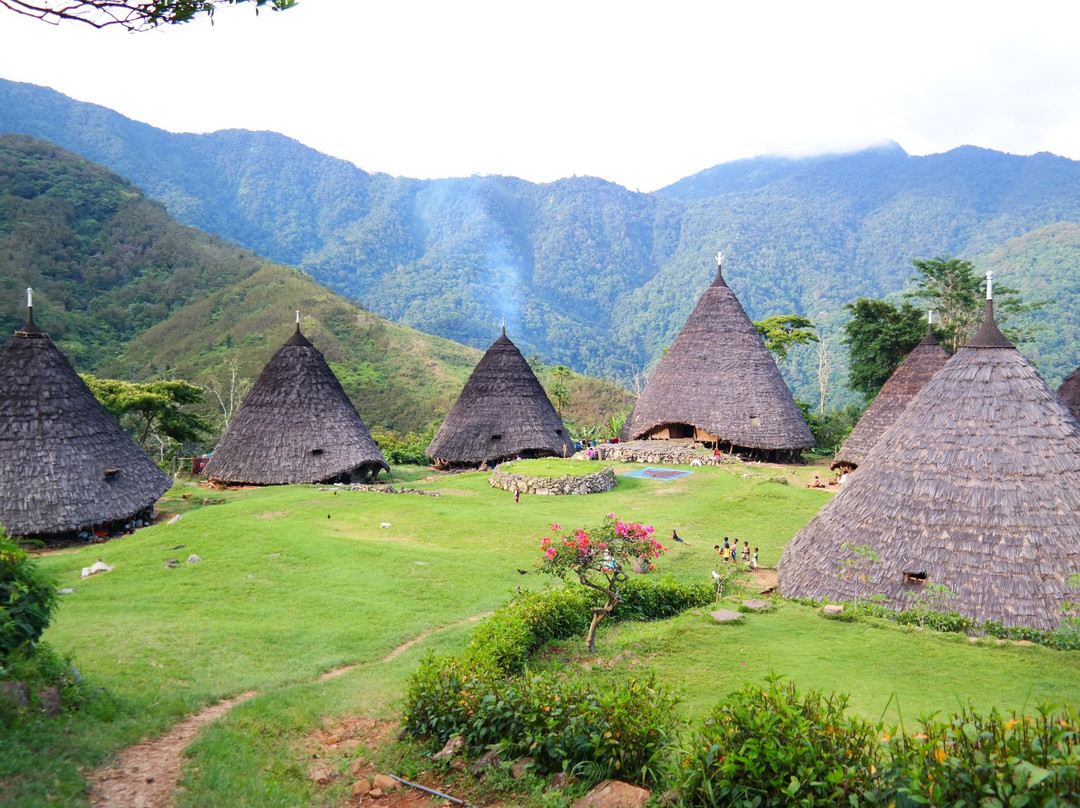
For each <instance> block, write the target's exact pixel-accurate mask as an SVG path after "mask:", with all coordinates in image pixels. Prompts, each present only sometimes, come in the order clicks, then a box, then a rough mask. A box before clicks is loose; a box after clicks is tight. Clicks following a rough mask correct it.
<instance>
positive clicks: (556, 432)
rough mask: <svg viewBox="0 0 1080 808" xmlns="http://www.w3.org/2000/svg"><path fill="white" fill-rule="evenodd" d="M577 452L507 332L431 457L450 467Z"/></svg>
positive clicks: (433, 446) (461, 398) (463, 397)
mask: <svg viewBox="0 0 1080 808" xmlns="http://www.w3.org/2000/svg"><path fill="white" fill-rule="evenodd" d="M573 451H574V448H573V446H572V445H571V443H570V441H569V440H568V439H567V435H566V428H565V427H564V426H563V422H562V419H561V418H560V417H559V415H558V413H556V412H555V408H554V407H553V406H551V401H550V400H549V399H548V397H547V393H545V392H544V388H543V387H541V386H540V382H539V381H538V380H537V378H536V374H534V373H533V372H532V368H530V367H529V363H528V362H526V361H525V357H523V356H522V355H521V351H519V350H518V349H517V346H516V345H514V343H513V342H511V341H510V339H509V337H507V336H506V329H505V328H504V329H503V333H502V336H500V337H499V338H498V339H497V340H495V342H494V343H493V344H492V346H491V347H490V348H488V350H487V353H485V354H484V356H483V358H481V360H480V362H479V363H478V364H477V365H476V368H474V369H473V372H472V375H471V376H470V377H469V380H468V381H467V382H466V383H465V387H464V389H462V391H461V395H460V396H458V400H457V401H456V402H454V406H453V407H452V408H451V409H450V412H449V413H448V414H447V416H446V420H445V421H443V423H442V426H441V427H439V431H438V432H437V433H436V434H435V438H434V440H432V441H431V443H430V444H429V445H428V448H427V456H428V457H430V458H431V459H432V460H434V461H435V465H436V466H438V467H440V468H448V467H451V466H479V465H483V464H488V465H493V464H495V463H498V462H500V461H502V460H507V459H510V458H513V457H517V456H521V457H552V456H554V457H567V456H569V455H570V454H572V453H573Z"/></svg>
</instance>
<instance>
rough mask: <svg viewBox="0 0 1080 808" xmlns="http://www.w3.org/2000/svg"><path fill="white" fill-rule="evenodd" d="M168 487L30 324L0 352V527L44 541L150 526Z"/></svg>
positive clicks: (31, 320)
mask: <svg viewBox="0 0 1080 808" xmlns="http://www.w3.org/2000/svg"><path fill="white" fill-rule="evenodd" d="M170 485H172V481H171V480H170V479H169V477H168V476H167V475H166V474H165V473H164V472H162V471H161V469H159V468H158V467H157V466H156V465H155V464H154V462H153V461H152V460H151V459H150V458H149V457H147V456H146V454H145V453H144V452H143V451H142V449H140V448H139V447H138V446H137V445H136V443H135V442H134V441H133V440H132V439H131V438H130V437H128V435H127V433H125V432H124V430H123V429H121V428H120V424H118V423H117V422H116V419H115V418H113V417H112V415H110V414H109V413H108V412H107V411H106V410H105V408H104V407H102V406H101V404H99V403H98V400H97V399H96V398H94V394H93V393H91V392H90V390H89V388H88V387H87V386H86V384H85V383H84V382H83V380H82V379H80V378H79V375H78V374H77V373H76V372H75V370H74V368H72V367H71V364H70V363H69V362H68V361H67V359H66V358H65V357H64V355H63V354H62V353H60V351H59V350H58V349H57V347H56V346H55V345H53V342H52V340H50V339H49V337H48V335H47V334H46V333H44V332H43V331H41V330H40V329H39V328H38V327H37V326H36V325H34V317H33V307H32V306H31V307H28V317H27V321H26V325H25V326H23V327H22V329H21V330H19V331H16V332H15V335H14V336H13V337H12V338H11V339H9V340H8V341H7V342H6V343H5V344H4V346H3V347H0V525H3V527H4V528H5V529H6V530H7V531H8V533H10V534H12V535H14V536H22V537H27V538H36V539H41V540H44V541H53V540H63V539H69V538H76V537H81V538H84V539H89V538H92V537H93V535H94V534H95V533H96V534H98V535H99V536H105V535H111V534H114V533H118V532H120V531H123V530H127V529H130V528H133V527H135V526H137V525H138V524H140V523H144V522H149V521H150V519H151V518H152V516H153V510H154V503H155V502H157V500H158V498H159V497H160V496H161V495H162V494H164V493H165V492H166V491H168V490H169V486H170Z"/></svg>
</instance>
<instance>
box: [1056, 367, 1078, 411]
mask: <svg viewBox="0 0 1080 808" xmlns="http://www.w3.org/2000/svg"><path fill="white" fill-rule="evenodd" d="M1057 394H1058V398H1060V399H1061V400H1062V402H1063V403H1064V404H1065V406H1066V407H1068V408H1069V411H1070V412H1071V413H1072V414H1073V415H1075V416H1076V417H1077V418H1078V419H1080V368H1077V369H1076V370H1074V371H1073V372H1072V373H1070V374H1069V375H1068V376H1066V377H1065V381H1063V382H1062V383H1061V387H1059V388H1058V389H1057Z"/></svg>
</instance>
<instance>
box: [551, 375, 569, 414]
mask: <svg viewBox="0 0 1080 808" xmlns="http://www.w3.org/2000/svg"><path fill="white" fill-rule="evenodd" d="M550 373H551V379H552V381H551V386H550V387H548V395H550V396H551V403H552V404H554V405H555V412H557V413H558V414H559V415H560V416H561V415H562V411H563V408H564V407H565V406H566V405H567V404H569V403H570V388H569V387H567V386H566V385H567V382H568V381H569V380H570V368H568V367H567V366H566V365H556V366H555V367H553V368H551V370H550Z"/></svg>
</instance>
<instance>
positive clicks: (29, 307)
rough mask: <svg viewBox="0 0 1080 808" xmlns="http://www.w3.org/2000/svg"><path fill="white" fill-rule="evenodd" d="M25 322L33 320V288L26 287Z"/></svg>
mask: <svg viewBox="0 0 1080 808" xmlns="http://www.w3.org/2000/svg"><path fill="white" fill-rule="evenodd" d="M26 322H28V323H32V322H34V290H33V289H32V288H30V287H29V286H27V287H26Z"/></svg>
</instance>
